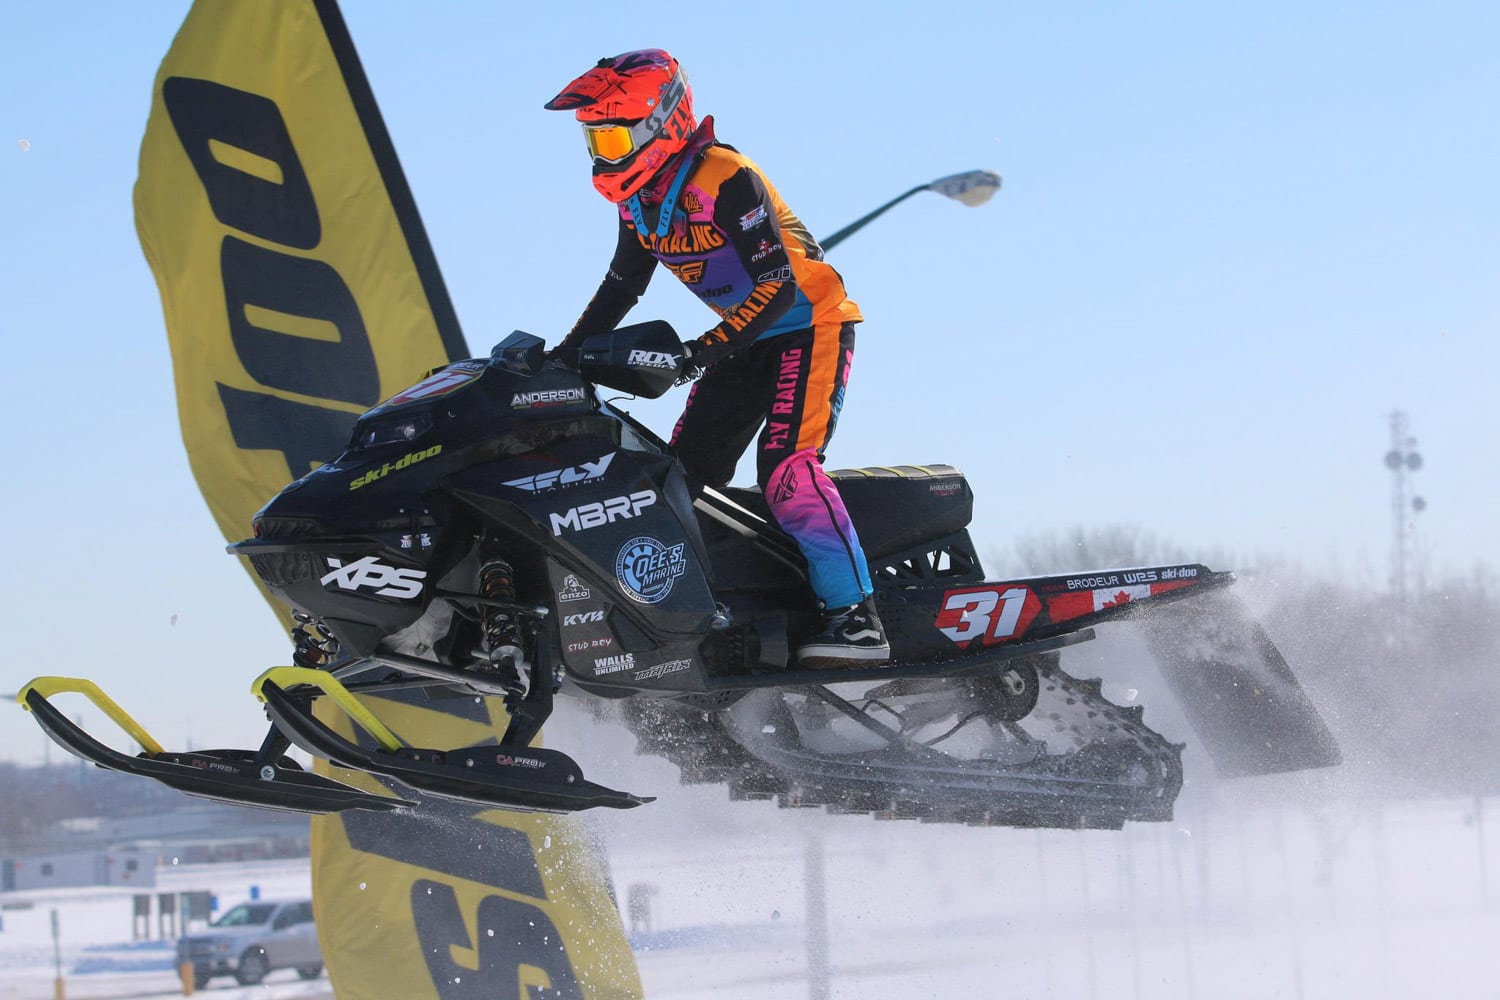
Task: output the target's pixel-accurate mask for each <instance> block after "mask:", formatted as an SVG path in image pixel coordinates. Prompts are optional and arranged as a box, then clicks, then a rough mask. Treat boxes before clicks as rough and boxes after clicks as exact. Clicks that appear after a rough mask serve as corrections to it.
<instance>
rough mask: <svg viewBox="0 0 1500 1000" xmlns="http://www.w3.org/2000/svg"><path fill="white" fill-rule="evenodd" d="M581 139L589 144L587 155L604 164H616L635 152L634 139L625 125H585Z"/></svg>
mask: <svg viewBox="0 0 1500 1000" xmlns="http://www.w3.org/2000/svg"><path fill="white" fill-rule="evenodd" d="M583 137H584V139H586V140H587V141H588V144H589V155H591V156H593V157H594V158H595V159H597V160H603V161H605V162H606V163H616V162H618V161H620V160H623V159H625V157H627V156H629V155H630V154H631V153H633V152H635V137H634V136H633V135H631V134H630V128H629V127H628V126H625V125H585V126H584V127H583Z"/></svg>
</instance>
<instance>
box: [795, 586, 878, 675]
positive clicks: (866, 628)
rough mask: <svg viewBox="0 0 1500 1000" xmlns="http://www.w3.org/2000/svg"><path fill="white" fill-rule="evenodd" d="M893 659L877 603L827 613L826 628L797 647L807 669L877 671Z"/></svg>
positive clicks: (869, 600)
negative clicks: (876, 609)
mask: <svg viewBox="0 0 1500 1000" xmlns="http://www.w3.org/2000/svg"><path fill="white" fill-rule="evenodd" d="M890 658H891V644H890V643H888V642H886V639H885V628H884V627H883V626H882V625H881V624H880V616H879V615H878V614H876V613H875V602H874V601H873V600H871V599H870V598H868V597H867V598H865V599H864V600H863V601H861V602H860V603H858V604H856V605H854V606H853V607H850V608H839V609H837V610H832V609H830V610H827V611H824V612H823V627H822V628H821V629H819V630H818V633H817V634H816V635H814V636H813V637H812V638H810V639H808V640H807V641H806V642H804V643H803V644H802V645H801V646H799V647H797V659H798V660H799V661H800V662H801V663H802V665H803V666H804V667H811V668H813V669H814V670H822V669H825V668H828V667H848V666H864V667H875V666H879V665H880V664H882V663H885V662H886V661H887V660H889V659H890Z"/></svg>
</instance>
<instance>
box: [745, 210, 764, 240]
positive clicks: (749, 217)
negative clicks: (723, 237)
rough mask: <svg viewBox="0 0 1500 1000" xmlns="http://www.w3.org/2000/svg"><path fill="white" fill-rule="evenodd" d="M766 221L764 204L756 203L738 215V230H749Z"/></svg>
mask: <svg viewBox="0 0 1500 1000" xmlns="http://www.w3.org/2000/svg"><path fill="white" fill-rule="evenodd" d="M765 221H766V206H764V205H756V206H755V207H754V208H752V209H751V210H750V211H748V212H746V213H745V214H744V215H742V216H740V230H741V231H742V232H747V233H748V232H749V231H750V230H752V229H754V228H755V227H756V226H758V225H760V224H761V223H762V222H765Z"/></svg>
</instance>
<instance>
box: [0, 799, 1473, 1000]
mask: <svg viewBox="0 0 1500 1000" xmlns="http://www.w3.org/2000/svg"><path fill="white" fill-rule="evenodd" d="M1319 780H1320V779H1317V778H1313V779H1311V781H1309V779H1308V778H1307V777H1306V776H1304V777H1303V778H1301V779H1297V780H1295V781H1292V780H1282V781H1280V782H1273V781H1270V780H1262V781H1260V782H1254V783H1245V782H1238V783H1231V784H1224V785H1221V786H1218V787H1216V788H1212V789H1207V790H1203V789H1200V792H1201V794H1198V795H1189V794H1185V795H1184V800H1183V801H1182V802H1180V803H1179V810H1178V818H1177V820H1176V821H1174V822H1173V823H1169V824H1153V825H1133V826H1131V827H1128V828H1127V829H1126V830H1124V831H1120V832H1067V831H1019V830H979V829H974V830H971V829H965V828H952V827H935V826H926V825H921V824H917V823H910V822H895V823H881V822H876V821H873V820H870V819H868V818H865V817H840V816H829V815H826V814H824V813H822V812H820V811H806V812H802V811H790V810H777V809H775V808H774V807H773V806H771V805H770V804H767V803H728V802H726V801H725V800H724V797H723V791H722V789H718V788H709V789H684V788H676V789H669V788H661V787H656V788H653V789H652V790H653V791H657V792H661V793H663V799H662V801H660V802H658V803H656V804H654V805H653V806H651V807H647V808H645V809H639V810H633V811H631V812H629V813H621V814H613V815H611V816H608V817H602V818H598V819H591V820H590V824H591V827H592V829H594V830H595V831H596V832H597V833H598V834H599V835H600V836H601V837H602V838H603V839H605V840H606V841H607V842H608V843H609V845H610V847H609V853H610V863H611V868H612V871H613V874H614V877H615V881H616V884H617V888H618V890H619V896H620V898H621V900H622V901H624V900H625V899H626V898H627V897H628V895H629V893H630V889H631V887H632V886H641V887H650V889H651V890H654V891H653V892H652V893H651V895H650V899H651V926H650V927H649V928H647V927H645V926H639V927H637V928H636V929H635V930H634V932H633V933H632V943H633V945H634V946H635V950H636V953H637V957H638V961H639V965H640V970H641V975H642V979H643V981H644V984H645V987H646V995H647V997H650V998H653V1000H655V998H671V1000H688V998H698V997H703V998H716V1000H717V998H733V1000H790V998H798V1000H800V998H804V997H816V996H819V995H822V996H826V997H828V998H831V1000H853V998H856V997H858V998H874V1000H882V998H892V1000H896V998H900V1000H914V998H926V997H945V998H947V997H999V996H1004V997H1036V998H1042V997H1057V998H1086V1000H1096V998H1097V1000H1104V998H1109V1000H1113V998H1131V1000H1138V998H1150V1000H1156V998H1213V1000H1231V998H1241V997H1242V998H1246V1000H1264V998H1272V997H1287V998H1298V1000H1303V998H1306V1000H1314V998H1329V1000H1335V998H1336V1000H1343V998H1349V997H1359V998H1380V997H1392V998H1394V997H1401V998H1408V997H1414V996H1417V997H1428V996H1442V997H1445V998H1452V1000H1465V998H1472V1000H1489V998H1500V971H1496V970H1495V968H1494V966H1493V963H1492V959H1491V956H1492V954H1493V953H1492V952H1491V950H1490V949H1492V948H1493V947H1494V944H1495V942H1496V941H1497V940H1500V886H1497V885H1495V884H1494V883H1495V882H1496V881H1500V802H1496V801H1495V800H1489V801H1485V800H1481V799H1474V798H1470V799H1435V800H1428V801H1399V802H1383V803H1382V802H1376V801H1372V800H1357V799H1349V798H1340V797H1334V796H1330V795H1328V794H1326V790H1325V789H1323V788H1322V787H1320V786H1319V784H1318V782H1319ZM1289 790H1293V791H1296V792H1297V793H1298V794H1296V796H1295V797H1290V798H1289V797H1288V795H1287V794H1286V793H1287V792H1288V791H1289ZM657 806H660V807H661V808H659V809H658V808H657ZM820 872H821V881H822V884H823V885H824V886H825V887H826V892H824V893H822V894H819V893H818V892H817V891H816V886H817V884H818V882H819V873H820ZM809 884H811V885H812V886H813V888H812V889H811V890H809V888H808V885H809ZM251 886H258V887H259V889H260V891H261V893H262V894H263V895H280V894H289V893H296V892H304V891H306V890H307V886H308V871H307V868H306V865H305V863H302V864H299V863H266V864H255V865H235V866H227V865H210V866H179V867H176V868H172V869H168V870H166V871H164V872H163V873H162V876H161V879H160V883H159V885H158V887H157V889H156V891H158V892H163V891H173V890H175V889H182V890H187V889H211V890H212V891H214V892H215V893H216V894H217V895H218V896H219V899H220V903H221V906H226V905H231V904H232V903H234V902H236V901H238V900H239V899H242V898H244V897H246V896H247V895H249V892H250V887H251ZM638 891H641V890H638ZM23 898H25V897H23V896H22V895H21V894H14V893H12V894H9V895H7V896H0V903H3V904H14V903H16V902H19V901H21V900H22V899H23ZM32 901H33V903H34V906H33V908H32V909H30V910H14V909H7V910H5V911H3V917H4V929H3V931H0V1000H22V998H28V1000H29V998H38V1000H42V998H50V997H52V996H53V992H52V990H53V983H52V976H53V971H52V946H51V936H50V926H49V919H50V918H49V913H50V911H51V910H52V909H56V910H57V911H58V913H59V920H60V926H61V929H62V941H63V959H64V969H65V973H66V985H67V996H68V997H69V998H72V1000H79V998H101V1000H102V998H122V997H137V998H144V997H167V996H178V995H181V991H180V989H179V987H178V985H177V981H176V978H175V975H174V974H173V972H172V971H171V968H170V965H171V960H172V958H171V944H170V942H145V943H138V944H136V945H132V944H130V911H129V899H128V893H127V894H125V895H117V894H113V893H111V892H107V891H103V890H75V891H73V892H71V893H53V894H51V895H50V896H48V897H46V898H41V897H33V898H32ZM820 910H821V912H822V913H823V916H822V918H821V919H820V917H819V913H820ZM825 984H826V991H825V992H821V993H820V992H819V991H820V990H823V989H825ZM199 995H204V996H210V997H214V998H217V1000H235V998H245V1000H249V998H256V1000H264V998H280V997H288V998H290V997H327V996H331V995H332V994H331V988H330V987H329V984H328V981H327V980H326V979H322V980H318V981H315V982H311V983H304V982H302V981H300V980H298V979H297V978H296V976H295V973H292V972H281V973H276V974H274V975H273V976H271V977H270V978H269V979H268V980H267V982H266V983H264V984H263V985H261V986H259V987H254V988H244V987H239V986H236V985H235V984H234V983H233V982H232V981H231V980H222V979H221V980H215V981H214V983H213V984H211V985H210V987H209V988H208V989H207V990H204V991H200V994H199Z"/></svg>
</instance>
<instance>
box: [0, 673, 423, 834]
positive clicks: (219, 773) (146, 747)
mask: <svg viewBox="0 0 1500 1000" xmlns="http://www.w3.org/2000/svg"><path fill="white" fill-rule="evenodd" d="M63 693H74V694H81V695H83V696H84V697H85V698H87V699H88V700H89V701H91V702H93V703H94V705H95V706H96V707H98V708H99V709H100V710H101V711H102V712H104V714H105V715H107V716H109V718H110V719H111V720H112V721H113V722H114V723H116V724H117V725H118V726H119V727H120V728H121V729H123V730H124V731H125V732H126V733H127V734H129V735H130V737H131V738H132V739H134V740H135V741H136V742H137V743H138V744H140V746H141V750H142V752H141V753H140V754H138V755H136V756H133V757H132V756H130V755H129V754H125V753H121V752H120V751H118V750H115V749H113V748H112V747H109V746H106V745H105V744H103V743H100V742H99V741H98V740H96V739H94V738H93V737H92V736H90V735H89V734H88V733H86V732H84V731H83V730H82V729H81V728H79V727H78V726H76V725H74V724H73V723H72V722H71V721H69V720H68V717H67V716H66V715H64V714H63V713H62V712H60V711H58V710H57V709H56V708H55V707H53V705H52V704H51V703H50V702H49V701H48V700H47V699H48V698H49V697H51V696H52V695H56V694H63ZM16 701H17V702H19V703H20V705H21V707H22V708H24V709H26V710H27V711H28V712H30V713H31V714H32V716H33V717H34V718H35V719H36V721H37V724H38V725H40V726H41V727H42V729H44V730H46V732H47V735H49V736H51V737H52V738H53V739H54V740H56V741H57V742H58V743H59V744H61V745H62V746H63V747H65V748H66V749H67V750H68V751H69V752H70V753H72V754H74V755H75V756H78V757H81V758H83V759H84V760H87V761H90V762H92V763H94V764H96V765H98V766H99V767H102V768H105V769H107V770H111V771H122V772H124V773H126V774H138V775H141V776H143V777H147V778H154V779H156V780H157V781H160V782H161V783H162V784H164V785H168V786H170V787H172V788H175V789H177V790H178V791H180V792H186V793H187V794H188V795H194V796H197V797H199V798H205V799H214V800H216V801H219V802H227V803H230V804H231V805H237V806H260V807H262V808H267V809H283V810H288V811H291V812H304V813H329V812H342V811H343V810H345V809H379V810H389V809H397V808H400V807H402V806H409V805H412V803H411V802H409V801H407V800H406V799H400V798H395V797H392V796H387V795H374V794H371V793H369V792H364V791H361V790H360V789H358V788H354V787H352V786H350V785H346V784H344V783H343V782H340V781H335V780H333V779H332V778H327V777H324V776H323V775H320V774H314V773H312V772H311V771H305V770H303V769H302V767H301V766H300V765H298V764H297V762H296V761H294V760H291V759H290V758H288V757H284V756H282V753H281V752H282V750H284V749H285V748H286V743H285V742H280V745H279V746H277V745H276V744H275V743H274V742H268V743H267V745H266V746H264V747H263V748H262V749H261V750H260V751H259V752H257V751H253V750H189V751H185V752H182V753H175V752H172V751H168V750H164V749H163V748H162V746H161V744H160V743H158V742H157V741H156V740H155V739H153V738H152V737H151V734H150V733H148V732H146V730H145V729H144V728H142V727H141V725H140V724H139V723H138V722H136V721H135V719H133V718H131V717H130V715H129V714H128V713H126V711H125V710H124V709H122V708H121V707H120V706H119V705H117V704H115V702H114V700H113V699H111V698H110V697H109V696H108V695H106V694H105V693H104V692H103V691H102V690H100V688H99V686H98V685H96V684H95V683H94V682H93V681H88V680H83V679H81V678H72V677H38V678H36V679H35V680H33V681H32V682H31V683H29V684H27V685H26V686H25V687H23V688H22V689H21V691H20V693H19V694H17V695H16Z"/></svg>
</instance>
